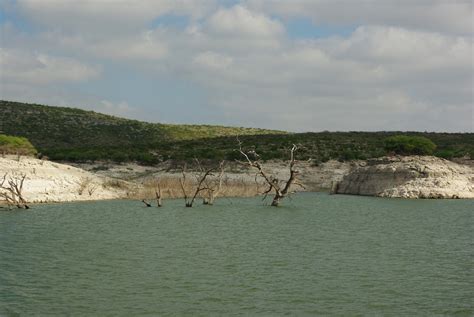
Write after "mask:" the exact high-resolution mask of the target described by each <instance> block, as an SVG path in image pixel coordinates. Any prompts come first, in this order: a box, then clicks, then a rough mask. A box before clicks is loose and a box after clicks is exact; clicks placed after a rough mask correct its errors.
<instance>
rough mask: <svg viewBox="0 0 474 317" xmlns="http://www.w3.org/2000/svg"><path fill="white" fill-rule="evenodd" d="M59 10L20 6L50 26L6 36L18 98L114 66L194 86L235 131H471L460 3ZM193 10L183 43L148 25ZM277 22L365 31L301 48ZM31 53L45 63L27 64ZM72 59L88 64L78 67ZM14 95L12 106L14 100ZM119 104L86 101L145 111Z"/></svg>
mask: <svg viewBox="0 0 474 317" xmlns="http://www.w3.org/2000/svg"><path fill="white" fill-rule="evenodd" d="M58 1H59V0H58ZM58 1H53V0H44V1H41V2H40V1H33V0H21V1H20V4H21V9H22V10H24V11H23V12H25V14H26V15H27V16H29V17H31V19H34V20H35V21H40V22H41V23H44V24H45V25H46V26H45V27H44V28H43V29H41V32H36V33H34V34H30V35H25V34H24V33H21V32H17V33H15V31H14V30H12V29H11V28H10V29H8V30H7V28H5V31H4V32H2V33H3V35H4V41H3V42H2V46H4V49H3V50H2V51H1V52H2V54H3V55H1V58H2V64H1V65H2V73H5V74H7V75H5V76H8V78H9V79H11V80H13V81H18V82H22V83H23V84H24V85H26V86H25V87H27V85H28V84H30V85H33V86H34V85H36V87H37V86H38V85H43V86H44V84H46V83H53V82H54V83H57V82H61V81H69V82H71V81H80V80H87V79H91V78H97V76H98V74H99V73H100V69H98V68H97V67H92V66H88V65H89V64H96V63H97V62H104V63H108V64H109V65H108V67H111V65H110V63H111V62H112V67H113V66H114V65H119V66H123V65H127V67H128V69H130V70H133V71H135V72H136V73H141V74H143V73H145V72H146V74H147V76H151V79H150V77H147V76H144V79H143V80H153V78H159V79H161V80H167V79H172V80H174V79H179V80H182V81H187V82H192V83H193V85H197V86H198V87H200V89H201V90H202V92H203V95H205V96H206V98H207V103H208V105H210V106H211V107H213V110H212V111H213V112H212V115H213V116H214V117H215V118H218V117H219V116H220V118H222V120H224V119H225V120H226V122H229V121H228V118H232V120H233V121H231V122H232V123H233V124H236V125H246V126H248V125H253V126H264V127H269V128H279V129H288V130H298V131H304V130H325V129H327V130H361V129H364V130H387V129H389V130H393V129H400V130H449V131H472V130H473V126H472V115H473V114H472V106H473V99H472V98H473V96H472V91H473V85H474V83H473V78H472V74H473V62H472V55H473V54H472V53H473V37H472V35H466V34H470V32H471V33H472V30H466V23H465V17H466V14H465V12H464V11H463V12H460V11H462V10H460V8H461V9H462V8H465V7H466V3H465V2H460V1H453V2H449V3H448V2H440V1H435V2H433V7H431V6H427V2H424V1H420V2H397V3H395V2H393V1H385V2H384V1H377V2H373V1H357V2H356V1H347V2H334V1H331V2H329V1H316V0H315V1H303V0H294V1H292V2H289V1H288V2H286V1H264V0H262V1H257V0H255V1H250V0H249V1H247V2H246V4H245V5H235V6H232V7H228V8H226V7H217V6H215V7H214V8H215V9H214V10H212V8H213V4H212V3H211V4H206V5H204V6H200V4H198V2H195V1H177V2H175V1H138V2H137V4H136V6H135V5H130V3H129V2H127V1H114V3H113V4H114V5H112V3H111V2H109V1H106V0H102V1H90V0H87V1H84V5H83V6H82V5H79V4H78V2H69V1H66V2H64V3H67V5H65V4H64V3H63V2H62V1H59V2H58ZM342 3H344V6H343V7H342ZM451 3H452V5H451ZM43 4H44V6H43ZM291 4H294V5H291ZM407 4H410V6H408V5H407ZM128 7H130V8H129V11H130V12H128V11H127V8H128ZM195 7H199V8H200V9H199V10H198V12H200V13H198V14H197V15H198V16H199V18H196V19H191V22H190V24H189V25H188V27H187V28H186V29H185V30H184V31H180V30H176V29H168V28H166V27H161V26H160V27H159V28H154V29H152V28H151V27H150V26H149V25H147V22H146V21H151V20H153V19H154V18H156V16H157V15H160V14H166V13H170V12H175V13H176V12H181V13H183V14H191V13H190V12H191V10H192V8H195ZM395 7H397V8H395ZM440 8H444V10H441V9H440ZM342 9H344V10H342ZM128 13H129V14H128ZM415 13H416V14H418V15H419V16H418V20H416V19H415V18H414V16H413V14H415ZM275 15H276V16H280V17H284V18H285V17H287V18H295V17H301V16H308V17H311V18H312V19H314V21H315V24H316V25H317V24H324V23H336V24H337V23H340V24H342V25H344V24H350V25H352V24H358V23H359V22H360V21H362V22H364V24H363V25H361V26H359V27H357V28H356V29H355V31H354V32H353V33H352V34H350V35H349V36H347V37H341V36H333V37H329V38H324V39H313V40H304V41H299V40H294V39H292V38H290V37H289V36H290V35H289V34H287V32H286V31H285V28H284V24H283V22H282V21H284V19H282V20H280V19H279V18H277V17H275ZM69 19H70V20H71V21H63V20H69ZM384 19H385V20H384ZM75 20H76V21H75ZM385 21H387V24H388V25H384V23H385ZM122 22H123V24H124V25H123V26H121V25H119V24H121V23H122ZM89 23H90V25H86V24H89ZM372 24H377V25H372ZM93 28H97V29H98V32H93V31H92V29H93ZM7 45H9V48H7ZM35 50H37V51H38V52H48V55H45V54H39V53H38V54H36V53H35V54H33V53H28V52H33V51H35ZM3 52H9V53H8V54H4V53H3ZM11 52H15V54H13V53H11ZM52 52H54V54H52ZM50 53H51V54H50ZM53 56H69V57H67V58H65V57H53ZM78 56H80V59H81V60H84V59H86V60H91V61H94V62H89V63H87V64H86V63H83V62H79V60H78V59H79V58H78ZM7 59H8V61H7ZM11 65H13V66H11ZM3 68H5V70H4V69H3ZM106 76H107V74H104V77H105V80H109V81H113V80H114V79H115V78H110V77H109V78H107V77H106ZM124 76H127V74H124ZM145 78H146V79H145ZM4 87H5V85H4ZM44 87H46V86H44ZM130 89H132V88H130ZM9 91H10V92H11V93H10V94H9V95H14V92H15V91H21V89H20V90H14V89H13V88H12V89H10V90H9ZM131 91H132V90H131ZM18 94H21V93H20V92H19V93H18ZM184 94H186V91H185V92H184ZM52 95H61V94H52ZM71 98H74V96H73V97H71ZM71 98H69V99H67V101H69V100H71ZM114 98H115V96H98V97H97V98H95V99H93V100H95V102H96V105H97V108H96V109H97V110H100V111H105V112H108V113H114V114H122V115H129V114H130V115H132V113H137V111H140V109H138V108H137V107H134V109H129V108H131V107H129V106H128V104H127V103H125V102H118V103H114V102H110V101H108V100H115V99H114ZM133 99H138V98H134V96H133V91H132V92H131V95H130V97H129V98H127V101H128V102H130V104H132V105H134V104H133V102H132V100H133ZM58 100H59V99H58ZM76 100H81V99H80V98H77V99H76ZM84 100H89V99H84ZM91 100H92V99H91ZM190 102H191V103H190V107H192V106H193V105H192V100H190ZM150 103H151V102H150ZM75 104H76V105H78V104H79V103H78V102H77V103H75ZM134 106H135V105H134ZM160 111H164V109H160ZM145 112H146V111H145ZM153 119H159V118H153ZM150 120H152V119H150ZM216 120H217V119H216Z"/></svg>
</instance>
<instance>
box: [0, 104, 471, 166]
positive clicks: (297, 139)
mask: <svg viewBox="0 0 474 317" xmlns="http://www.w3.org/2000/svg"><path fill="white" fill-rule="evenodd" d="M0 131H4V132H5V133H9V134H12V135H17V136H25V137H27V138H28V139H29V140H30V141H31V142H32V143H33V145H35V146H36V148H37V149H38V150H39V151H40V152H41V153H42V154H44V155H47V156H48V157H49V158H50V159H53V160H64V161H88V160H112V161H116V162H127V161H138V162H141V163H145V164H154V163H157V162H159V161H162V160H169V159H172V160H192V159H193V158H195V157H196V158H200V159H210V160H216V159H217V160H218V159H229V160H234V159H237V158H240V157H239V154H238V152H236V151H235V149H236V147H237V141H236V135H240V140H241V141H242V142H243V145H244V147H246V148H247V149H254V150H255V151H256V152H257V153H259V154H260V156H261V158H262V159H264V160H269V159H287V158H288V155H289V148H291V145H292V144H293V143H294V144H298V145H299V151H298V158H299V159H309V158H312V159H313V162H314V163H315V164H318V163H320V162H325V161H327V160H329V159H338V160H342V161H344V160H353V159H366V158H371V157H379V156H382V155H385V154H386V153H387V150H388V149H387V147H386V146H387V143H386V142H387V138H390V137H394V136H397V135H400V134H401V132H319V133H283V132H281V131H270V130H260V129H245V128H232V127H230V128H229V127H220V126H193V125H163V124H152V123H145V122H140V121H135V120H127V119H122V118H117V117H112V116H107V115H103V114H99V113H95V112H91V111H84V110H79V109H71V108H59V107H48V106H40V105H29V104H21V103H14V102H6V101H2V102H0ZM403 134H404V135H406V136H408V137H416V138H418V137H424V138H428V139H429V140H431V141H432V142H433V143H434V144H436V145H437V147H436V150H435V151H434V155H437V156H440V157H444V158H453V157H461V156H465V155H470V156H471V157H474V134H473V133H428V132H404V133H403ZM389 140H390V139H389ZM389 152H390V150H389ZM411 154H416V152H413V153H411Z"/></svg>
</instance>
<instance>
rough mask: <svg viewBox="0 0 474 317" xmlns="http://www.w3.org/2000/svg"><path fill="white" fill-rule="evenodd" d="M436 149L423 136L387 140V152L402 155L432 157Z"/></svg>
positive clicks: (389, 138)
mask: <svg viewBox="0 0 474 317" xmlns="http://www.w3.org/2000/svg"><path fill="white" fill-rule="evenodd" d="M435 149H436V144H434V143H433V142H432V141H431V140H430V139H428V138H425V137H422V136H408V135H394V136H391V137H388V138H386V139H385V151H387V152H389V153H395V154H400V155H431V154H433V151H434V150H435Z"/></svg>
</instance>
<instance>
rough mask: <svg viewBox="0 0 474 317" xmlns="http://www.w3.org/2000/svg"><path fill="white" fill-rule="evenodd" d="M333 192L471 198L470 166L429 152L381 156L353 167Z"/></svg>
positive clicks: (473, 189) (473, 191)
mask: <svg viewBox="0 0 474 317" xmlns="http://www.w3.org/2000/svg"><path fill="white" fill-rule="evenodd" d="M335 192H336V193H337V194H354V195H367V196H379V197H393V198H395V197H396V198H474V170H473V168H472V167H470V166H467V165H461V164H457V163H454V162H451V161H448V160H444V159H440V158H437V157H432V156H406V157H402V156H395V157H382V158H378V159H372V160H368V161H367V162H365V163H364V164H362V165H361V166H359V167H357V168H355V169H353V170H352V171H351V172H350V173H349V174H347V175H346V176H344V177H343V179H342V180H341V182H339V183H338V184H337V186H336V188H335Z"/></svg>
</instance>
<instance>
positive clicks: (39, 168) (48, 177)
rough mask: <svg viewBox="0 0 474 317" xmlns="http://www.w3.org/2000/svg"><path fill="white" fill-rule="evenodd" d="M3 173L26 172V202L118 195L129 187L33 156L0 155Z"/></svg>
mask: <svg viewBox="0 0 474 317" xmlns="http://www.w3.org/2000/svg"><path fill="white" fill-rule="evenodd" d="M4 175H6V177H7V179H8V178H9V177H13V178H15V177H21V176H23V175H24V176H25V181H24V186H23V195H24V198H25V199H26V201H27V202H28V203H40V202H63V201H82V200H101V199H118V198H125V197H127V194H128V193H129V191H130V188H129V185H130V184H129V183H127V182H124V181H118V180H115V179H111V178H107V177H103V176H97V175H94V174H93V173H90V172H87V171H84V170H82V169H80V168H76V167H72V166H69V165H64V164H59V163H54V162H50V161H43V160H39V159H35V158H32V157H20V158H17V157H13V156H11V157H0V178H2V177H3V176H4ZM0 180H1V179H0ZM0 204H2V201H1V199H0Z"/></svg>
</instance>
